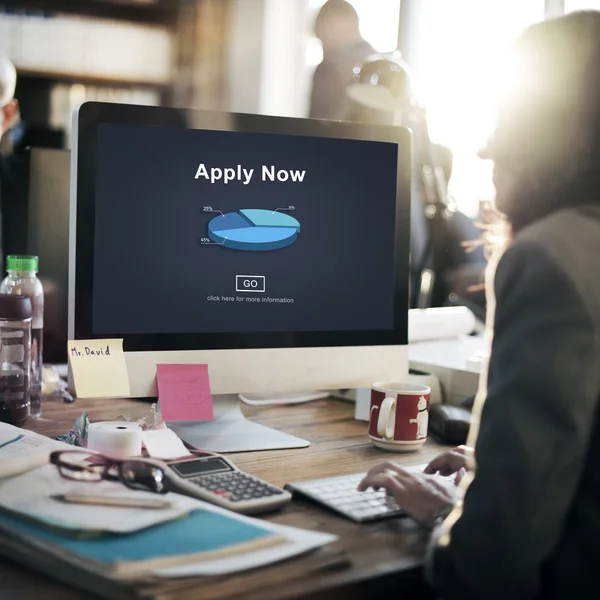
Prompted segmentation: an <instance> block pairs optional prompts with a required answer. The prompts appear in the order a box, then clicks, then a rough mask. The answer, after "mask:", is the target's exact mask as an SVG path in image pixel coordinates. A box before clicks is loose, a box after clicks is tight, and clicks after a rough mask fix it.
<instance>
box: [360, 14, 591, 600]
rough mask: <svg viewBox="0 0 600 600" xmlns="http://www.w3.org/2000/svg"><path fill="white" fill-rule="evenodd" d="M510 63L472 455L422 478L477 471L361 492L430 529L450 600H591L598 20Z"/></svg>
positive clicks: (432, 564)
mask: <svg viewBox="0 0 600 600" xmlns="http://www.w3.org/2000/svg"><path fill="white" fill-rule="evenodd" d="M513 58H514V60H515V64H516V65H517V66H518V68H519V70H520V72H521V80H520V82H519V85H518V86H515V87H514V88H512V89H509V92H511V94H512V95H510V94H509V93H507V94H505V95H504V96H503V97H502V99H501V103H500V110H499V117H498V123H497V127H496V131H495V133H494V136H493V138H492V140H491V141H490V143H489V145H488V147H487V148H486V150H485V151H484V152H483V153H482V155H483V156H484V157H486V158H491V159H492V160H493V161H494V183H495V186H496V192H497V198H496V204H497V208H498V209H499V210H500V211H501V212H502V213H504V214H505V215H506V218H507V220H508V222H509V224H510V226H511V229H512V237H511V241H510V244H509V246H508V249H507V250H506V252H505V253H504V255H503V256H502V258H501V259H500V262H499V264H498V267H497V269H496V273H495V282H494V288H495V302H496V309H495V318H494V340H493V344H492V353H491V357H490V363H489V373H488V378H487V399H486V400H485V404H484V405H483V407H481V405H480V406H479V409H480V410H481V413H480V414H481V418H480V420H479V431H478V434H477V432H472V433H474V434H475V435H476V436H477V437H476V443H475V444H474V449H475V454H474V458H475V460H474V461H467V458H468V454H469V453H468V452H465V451H464V450H462V451H461V450H460V449H459V450H457V451H455V452H452V453H448V454H446V455H442V456H441V457H439V458H438V459H436V460H435V461H433V462H432V463H431V464H430V465H429V467H428V469H427V471H428V472H429V473H435V472H437V471H440V472H442V474H449V473H451V472H457V473H458V474H459V476H460V475H461V474H462V469H463V468H467V469H468V468H469V467H470V465H469V462H474V463H475V464H476V470H475V469H472V470H471V471H470V472H469V476H468V477H464V480H463V482H462V483H461V485H460V486H459V488H458V492H456V490H454V489H449V488H448V487H445V486H442V485H440V484H439V483H438V482H437V481H436V479H435V476H434V475H428V474H423V475H411V474H410V473H408V472H406V471H405V470H403V469H401V468H399V467H397V466H395V465H393V464H391V463H386V464H384V465H381V466H379V467H377V468H375V469H373V470H372V471H371V472H369V474H368V475H367V477H366V478H365V480H364V481H363V482H362V483H361V486H360V488H361V489H366V488H367V487H369V486H373V487H385V488H386V489H387V490H388V492H389V493H391V494H393V495H394V496H395V498H396V500H397V501H398V503H399V504H400V505H401V506H403V507H404V508H405V509H406V511H407V512H408V513H409V514H411V515H412V516H413V517H414V518H415V519H416V520H418V521H420V522H421V523H423V524H424V525H427V526H432V527H434V533H433V536H432V542H431V552H430V556H429V558H428V572H429V576H430V579H431V580H432V583H433V585H434V587H435V588H436V591H437V592H438V593H439V594H440V596H442V597H443V598H444V599H445V600H452V599H454V598H456V599H460V600H469V599H471V598H483V599H486V600H493V599H495V598H502V599H504V598H510V599H511V600H520V599H533V598H557V599H558V598H561V599H563V598H575V597H581V596H582V595H584V594H585V597H586V598H600V569H599V568H598V567H600V558H599V557H600V466H599V464H598V463H600V414H599V405H600V402H599V397H600V264H599V262H600V13H598V12H591V11H590V12H581V13H572V14H570V15H568V16H565V17H561V18H558V19H554V20H550V21H546V22H544V23H540V24H537V25H534V26H533V27H531V28H529V29H528V30H526V32H525V33H524V34H523V35H522V36H521V37H520V39H519V40H518V41H517V43H516V45H515V47H514V52H513ZM490 300H491V302H490V305H491V306H493V304H494V302H493V300H494V298H493V297H492V298H490ZM480 404H482V402H481V403H480ZM475 414H478V413H477V411H475ZM472 429H476V427H474V428H472ZM452 505H454V509H453V510H452V512H451V513H450V516H448V517H447V518H446V519H445V520H443V518H444V516H445V515H448V513H449V512H450V507H451V506H452ZM440 521H441V522H442V524H441V525H440V526H439V527H436V522H437V523H439V522H440ZM578 594H579V595H580V596H578Z"/></svg>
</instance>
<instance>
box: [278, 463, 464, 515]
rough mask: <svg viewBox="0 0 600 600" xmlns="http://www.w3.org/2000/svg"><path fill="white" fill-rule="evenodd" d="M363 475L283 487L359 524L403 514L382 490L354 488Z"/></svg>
mask: <svg viewBox="0 0 600 600" xmlns="http://www.w3.org/2000/svg"><path fill="white" fill-rule="evenodd" d="M426 466H427V465H417V466H415V467H407V470H408V471H413V472H414V471H416V472H419V473H422V472H423V470H424V469H425V467H426ZM365 475H366V473H354V474H352V475H341V476H337V477H324V478H322V479H311V480H309V481H299V482H295V483H289V484H287V485H286V486H285V488H286V489H287V490H288V491H290V492H292V493H293V494H299V495H302V496H305V497H307V498H309V499H311V500H314V501H315V502H318V503H319V504H322V505H323V506H325V507H327V508H329V509H331V510H334V511H336V512H338V513H340V514H341V515H343V516H345V517H347V518H349V519H352V520H353V521H357V522H359V523H362V522H364V521H374V520H377V519H387V518H390V517H397V516H399V515H402V514H403V512H402V508H400V507H399V506H398V505H397V504H396V502H395V500H394V499H393V498H392V497H391V496H388V494H387V493H386V491H385V490H383V489H382V490H379V491H377V492H376V491H375V490H372V489H369V490H367V491H366V492H359V491H358V490H357V489H356V486H357V485H358V484H359V483H360V481H361V480H362V479H363V477H364V476H365ZM439 477H441V476H439ZM442 479H447V480H450V481H453V480H454V476H453V475H451V476H450V477H442Z"/></svg>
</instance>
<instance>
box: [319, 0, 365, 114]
mask: <svg viewBox="0 0 600 600" xmlns="http://www.w3.org/2000/svg"><path fill="white" fill-rule="evenodd" d="M315 35H316V36H317V38H319V40H320V41H321V43H322V45H323V61H322V62H321V63H320V64H319V65H318V66H317V68H316V69H315V73H314V75H313V84H312V93H311V98H310V112H309V116H310V117H311V118H313V119H331V120H334V121H338V120H341V119H343V118H344V116H345V114H346V112H347V104H348V99H347V96H346V88H347V87H348V85H349V84H350V83H351V82H352V75H353V69H354V66H355V65H356V64H358V63H360V62H361V61H362V60H364V59H365V58H366V57H367V56H369V55H370V54H373V52H374V50H373V48H372V47H371V45H370V44H369V43H368V42H366V41H365V40H364V39H363V38H362V36H361V34H360V27H359V19H358V14H357V12H356V10H355V9H354V7H353V6H352V5H351V4H350V3H349V2H346V1H345V0H327V2H326V3H325V4H324V5H323V7H322V8H321V10H320V11H319V14H318V15H317V18H316V21H315Z"/></svg>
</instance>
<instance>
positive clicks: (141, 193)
mask: <svg viewBox="0 0 600 600" xmlns="http://www.w3.org/2000/svg"><path fill="white" fill-rule="evenodd" d="M75 124H76V126H77V131H76V136H75V139H76V142H77V147H76V148H75V154H74V157H75V165H76V169H75V171H74V176H75V180H74V190H75V195H74V197H73V200H74V204H72V206H73V207H76V213H75V219H74V225H75V227H74V229H73V234H74V239H75V241H76V252H73V253H72V255H73V257H74V259H75V263H74V275H75V276H74V278H73V280H74V285H73V311H72V312H71V313H70V314H71V315H72V317H73V321H72V323H73V335H74V336H75V338H76V339H86V338H106V337H119V338H121V337H122V338H123V340H124V347H125V349H126V350H127V351H165V350H166V351H171V350H219V349H240V348H242V349H243V348H280V347H281V348H286V347H289V348H293V347H315V346H378V345H403V344H406V342H407V311H408V273H409V232H410V223H409V219H410V217H409V215H410V172H411V158H410V133H409V132H408V130H406V129H403V128H399V127H384V126H379V127H373V126H368V125H361V124H350V123H331V122H321V121H311V120H305V119H283V118H276V117H262V116H249V115H232V114H227V113H210V112H205V111H187V110H180V109H165V108H155V107H132V106H126V105H116V104H115V105H110V104H103V103H86V104H84V105H83V106H82V107H81V108H80V110H79V113H78V115H77V116H76V119H75ZM72 226H73V225H72Z"/></svg>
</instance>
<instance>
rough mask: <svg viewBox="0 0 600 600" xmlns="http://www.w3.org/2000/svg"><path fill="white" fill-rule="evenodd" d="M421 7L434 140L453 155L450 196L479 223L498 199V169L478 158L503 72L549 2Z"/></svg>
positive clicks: (427, 3)
mask: <svg viewBox="0 0 600 600" xmlns="http://www.w3.org/2000/svg"><path fill="white" fill-rule="evenodd" d="M599 3H600V2H599ZM419 8H420V12H419V14H418V15H417V18H416V19H415V20H416V23H415V26H416V32H415V36H414V45H413V47H412V48H411V55H412V56H413V57H414V60H412V63H413V64H412V65H411V66H412V67H413V70H414V72H415V75H416V79H417V84H418V86H419V88H418V89H419V93H420V97H421V101H422V102H423V103H424V104H425V106H426V107H427V112H428V120H429V126H430V134H431V138H432V140H433V141H434V142H438V143H440V144H444V145H446V146H448V147H449V148H450V149H451V150H452V152H453V155H454V168H453V175H452V180H451V181H450V191H451V193H452V194H453V196H454V197H455V200H456V203H457V206H458V208H459V209H460V210H462V211H463V212H465V213H467V214H468V215H470V216H475V215H476V214H477V211H478V208H479V201H480V200H489V199H491V198H492V197H493V193H494V192H493V185H492V176H491V175H492V165H491V163H489V162H488V161H482V160H479V159H478V158H477V151H478V150H479V148H481V146H482V145H483V144H484V143H485V141H486V139H487V138H488V136H489V135H490V134H491V133H492V130H493V127H494V122H495V98H496V94H497V90H498V84H499V82H500V81H501V80H502V65H503V63H504V61H505V58H506V56H507V52H508V48H509V47H510V44H511V43H512V42H513V40H514V39H515V38H516V37H517V36H518V34H519V33H520V32H521V31H522V30H523V29H524V28H525V27H527V26H528V25H530V24H532V23H534V22H536V21H540V20H542V19H543V18H544V0H486V1H485V2H482V1H481V0H453V1H448V0H422V1H421V2H419Z"/></svg>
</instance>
